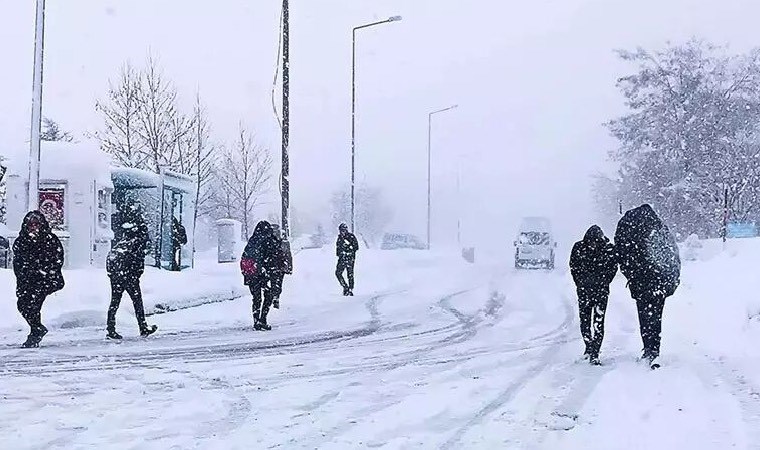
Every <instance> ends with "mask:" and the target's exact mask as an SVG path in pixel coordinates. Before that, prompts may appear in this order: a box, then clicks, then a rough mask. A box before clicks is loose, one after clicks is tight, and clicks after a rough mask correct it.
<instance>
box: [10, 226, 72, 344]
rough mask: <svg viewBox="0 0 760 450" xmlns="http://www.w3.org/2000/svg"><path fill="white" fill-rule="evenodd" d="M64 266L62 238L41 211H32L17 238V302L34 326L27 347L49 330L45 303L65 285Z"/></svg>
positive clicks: (30, 324)
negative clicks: (44, 311)
mask: <svg viewBox="0 0 760 450" xmlns="http://www.w3.org/2000/svg"><path fill="white" fill-rule="evenodd" d="M62 268H63V246H62V245H61V241H60V240H59V239H58V236H56V235H55V234H54V233H53V231H52V230H51V229H50V224H49V223H48V221H47V219H45V216H44V215H42V213H41V212H39V211H30V212H29V213H27V215H26V217H24V221H23V223H22V225H21V231H20V232H19V235H18V238H17V239H16V240H15V241H14V242H13V272H14V274H15V275H16V296H17V297H18V303H17V306H18V311H19V312H20V313H21V316H22V317H23V318H24V320H26V322H27V323H28V324H29V329H30V331H29V336H27V338H26V342H24V343H23V345H22V347H24V348H32V347H38V346H39V344H40V341H42V338H43V337H44V336H45V334H47V332H48V330H47V328H46V327H45V326H44V325H43V324H42V304H43V303H44V302H45V299H46V298H47V297H48V296H49V295H50V294H52V293H54V292H57V291H60V290H61V289H63V286H64V280H63V273H62V272H61V269H62Z"/></svg>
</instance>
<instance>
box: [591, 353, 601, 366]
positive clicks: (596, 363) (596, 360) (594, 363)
mask: <svg viewBox="0 0 760 450" xmlns="http://www.w3.org/2000/svg"><path fill="white" fill-rule="evenodd" d="M588 363H589V364H591V365H592V366H601V365H602V363H601V362H600V361H599V357H598V356H595V355H589V357H588Z"/></svg>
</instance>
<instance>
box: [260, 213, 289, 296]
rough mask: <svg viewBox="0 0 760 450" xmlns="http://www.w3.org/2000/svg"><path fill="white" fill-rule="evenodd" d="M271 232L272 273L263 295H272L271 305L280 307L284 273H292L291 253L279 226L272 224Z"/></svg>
mask: <svg viewBox="0 0 760 450" xmlns="http://www.w3.org/2000/svg"><path fill="white" fill-rule="evenodd" d="M272 234H273V236H274V239H275V244H276V245H275V254H274V257H273V260H272V273H271V276H270V280H269V286H268V288H267V292H266V293H265V295H267V294H268V295H270V296H271V297H272V300H271V301H272V307H273V308H274V309H279V308H280V296H281V295H282V284H283V281H284V279H285V275H290V274H292V273H293V255H292V253H291V251H290V243H289V242H288V240H287V239H286V238H285V237H284V236H283V233H282V230H281V229H280V226H279V225H277V224H272Z"/></svg>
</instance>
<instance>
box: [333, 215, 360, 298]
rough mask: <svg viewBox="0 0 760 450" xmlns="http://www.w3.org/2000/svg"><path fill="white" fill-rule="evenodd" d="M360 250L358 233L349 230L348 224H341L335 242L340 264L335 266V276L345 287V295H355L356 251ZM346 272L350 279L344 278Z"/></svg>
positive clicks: (336, 254)
mask: <svg viewBox="0 0 760 450" xmlns="http://www.w3.org/2000/svg"><path fill="white" fill-rule="evenodd" d="M358 251H359V241H358V240H357V239H356V235H354V234H353V233H351V232H350V231H348V225H346V224H345V223H342V224H340V226H339V227H338V240H337V241H336V242H335V256H337V257H338V264H337V265H336V267H335V276H336V277H337V278H338V282H339V283H340V285H341V286H342V287H343V295H345V296H352V295H354V265H355V264H356V252H358ZM343 272H345V273H346V276H347V278H348V281H346V280H345V279H344V278H343Z"/></svg>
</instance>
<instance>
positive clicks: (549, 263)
mask: <svg viewBox="0 0 760 450" xmlns="http://www.w3.org/2000/svg"><path fill="white" fill-rule="evenodd" d="M556 248H557V242H556V241H555V240H554V235H553V234H552V227H551V221H550V220H549V219H547V218H545V217H525V218H524V219H523V220H522V223H521V224H520V228H519V231H518V233H517V240H516V241H515V268H517V269H525V268H536V267H543V268H546V269H549V270H552V269H554V252H555V249H556Z"/></svg>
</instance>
